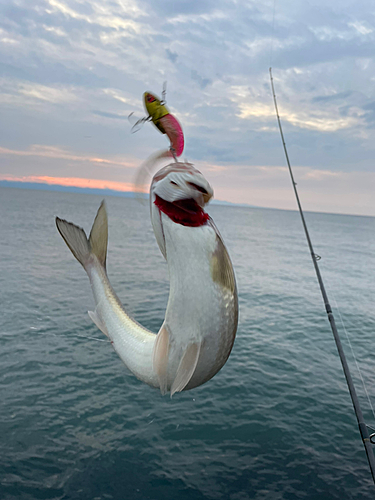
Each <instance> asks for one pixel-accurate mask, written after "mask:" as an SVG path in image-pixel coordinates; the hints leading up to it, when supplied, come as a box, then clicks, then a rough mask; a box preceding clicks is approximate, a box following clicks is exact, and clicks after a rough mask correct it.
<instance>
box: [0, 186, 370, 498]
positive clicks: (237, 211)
mask: <svg viewBox="0 0 375 500" xmlns="http://www.w3.org/2000/svg"><path fill="white" fill-rule="evenodd" d="M291 196H292V192H291ZM100 201H101V199H100V197H98V196H95V195H82V194H69V193H57V192H42V191H27V190H21V189H11V188H0V214H1V218H0V285H1V286H0V311H1V314H0V415H1V416H0V422H1V424H0V498H1V499H6V500H13V499H14V500H24V499H25V500H31V499H32V500H34V499H56V500H57V499H64V500H68V499H80V500H82V499H88V500H99V499H103V500H107V499H116V500H117V499H118V500H120V499H121V500H122V499H131V500H133V499H134V500H169V499H171V500H187V499H189V500H203V499H223V500H224V499H225V500H228V499H229V500H247V499H256V500H281V499H283V500H284V499H285V500H286V499H288V500H292V499H293V500H294V499H309V500H313V499H319V500H326V499H327V500H328V499H340V500H345V499H361V500H367V499H372V498H374V493H375V489H374V485H373V483H372V479H371V476H370V472H369V469H368V465H367V461H366V456H365V452H364V449H363V445H362V442H361V440H360V436H359V432H358V430H357V424H356V419H355V415H354V412H353V408H352V405H351V401H350V398H349V394H348V391H347V388H346V383H345V380H344V376H343V373H342V369H341V365H340V361H339V358H338V355H337V353H336V347H335V345H334V341H333V337H332V333H331V330H330V327H329V323H328V321H327V318H326V313H325V310H324V307H323V302H322V299H321V296H320V291H319V288H318V284H317V281H316V277H315V274H314V270H313V266H312V263H311V259H310V256H309V252H308V249H307V244H306V242H305V238H304V234H303V231H302V226H301V222H300V219H299V214H298V213H297V212H292V211H280V210H267V209H256V208H241V207H232V206H228V207H227V206H212V207H211V208H210V210H209V211H210V214H211V215H212V217H213V218H214V220H215V222H216V224H217V226H218V227H219V230H220V231H221V233H222V236H223V238H224V241H225V242H226V245H227V247H228V250H229V252H230V255H231V258H232V260H233V264H234V267H235V271H236V276H237V282H238V290H239V301H240V319H239V328H238V333H237V338H236V341H235V344H234V348H233V351H232V354H231V356H230V357H229V360H228V362H227V364H226V365H225V366H224V368H223V369H222V370H221V371H220V372H219V373H218V374H217V375H216V376H215V377H214V378H213V379H212V380H211V381H209V382H208V383H206V384H205V385H203V386H201V387H199V388H197V389H194V390H192V391H187V392H184V393H181V394H177V395H175V396H174V397H173V399H170V398H169V397H168V396H167V397H162V396H161V395H160V393H159V392H158V391H156V390H154V389H152V388H150V387H148V386H146V385H144V384H142V383H141V382H139V381H138V380H137V379H136V378H135V377H134V376H132V375H131V374H130V373H129V372H128V371H127V370H126V368H125V367H124V365H123V364H122V362H121V361H120V359H119V358H118V357H117V355H116V353H115V352H114V351H113V349H112V348H111V345H110V344H109V343H108V342H107V341H106V339H105V338H104V336H103V335H102V334H101V332H99V331H98V330H97V328H96V327H95V325H94V324H92V323H91V321H90V319H89V317H88V315H87V310H89V309H92V307H93V299H92V295H91V289H90V286H89V282H88V279H87V277H86V275H85V273H84V271H83V269H82V268H81V266H80V265H79V264H78V263H77V262H76V261H75V260H74V258H73V256H72V255H71V253H70V252H69V250H68V249H67V247H66V245H65V243H64V242H63V240H62V238H61V237H60V235H59V234H58V232H57V230H56V228H55V224H54V217H55V215H59V216H60V217H63V218H66V219H68V220H71V221H74V222H75V223H77V224H79V225H81V226H83V227H84V228H85V229H86V230H87V231H89V230H90V228H91V224H92V221H93V218H94V216H95V213H96V210H97V208H98V206H99V203H100ZM107 208H108V213H109V226H110V227H109V254H108V273H109V277H110V280H111V282H112V284H113V286H114V289H115V290H116V292H117V293H118V295H119V297H120V298H121V300H122V302H123V303H124V305H125V306H126V308H127V309H128V311H129V312H130V313H131V314H132V315H133V316H134V317H135V319H136V320H138V321H139V322H140V323H142V324H143V325H144V326H146V327H147V328H149V329H151V330H153V331H157V330H158V328H159V327H160V325H161V323H162V321H163V317H164V311H165V306H166V303H167V297H168V276H167V268H166V264H165V263H164V261H163V258H162V256H161V254H160V252H159V249H158V247H157V245H156V242H155V240H154V236H153V232H152V228H151V223H150V220H149V213H148V207H147V206H142V205H140V204H139V203H137V202H136V201H135V200H132V199H122V198H114V197H113V198H112V197H109V198H108V199H107ZM306 219H307V223H308V226H309V229H310V233H311V237H312V240H313V244H314V247H315V251H316V252H317V253H318V254H319V255H321V256H322V260H321V261H320V268H321V272H322V275H323V279H324V281H325V284H326V287H327V291H328V295H329V298H330V301H331V304H332V306H333V310H334V314H335V317H336V322H337V324H338V327H339V330H340V334H341V336H342V340H343V344H344V348H345V351H346V353H347V357H348V362H349V365H350V367H351V369H352V374H353V378H354V382H355V384H356V387H357V391H358V395H359V398H360V402H361V404H362V408H363V411H364V415H365V418H366V420H367V422H368V423H369V424H371V425H374V426H375V422H374V416H373V414H372V412H371V408H370V405H369V403H368V400H367V398H366V396H365V391H364V389H363V387H362V385H361V381H360V378H359V375H358V372H357V371H356V366H355V362H354V360H353V357H352V355H351V351H350V349H349V346H348V342H347V340H346V336H345V332H344V330H343V327H342V326H341V318H342V320H343V323H344V325H345V328H346V330H347V332H348V334H349V336H350V340H351V343H352V346H353V350H354V352H355V356H356V358H357V362H358V365H359V366H360V368H361V371H362V376H363V378H364V380H365V383H366V386H367V389H368V392H369V395H370V398H372V403H373V404H374V405H375V394H374V384H375V357H374V344H373V341H374V338H375V310H374V297H375V282H374V281H375V280H374V276H375V219H374V218H371V217H354V216H344V215H329V214H316V213H307V214H306ZM336 302H337V305H338V307H337V306H336Z"/></svg>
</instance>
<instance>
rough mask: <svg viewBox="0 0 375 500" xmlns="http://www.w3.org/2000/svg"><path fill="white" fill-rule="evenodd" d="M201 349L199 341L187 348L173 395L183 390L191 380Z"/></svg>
mask: <svg viewBox="0 0 375 500" xmlns="http://www.w3.org/2000/svg"><path fill="white" fill-rule="evenodd" d="M200 350H201V344H200V343H197V342H196V343H193V344H189V345H188V347H187V348H186V350H185V352H184V354H183V356H182V358H181V361H180V364H179V365H178V369H177V374H176V378H175V379H174V381H173V384H172V387H171V397H172V396H173V394H174V393H175V392H180V391H182V390H183V389H184V388H185V387H186V386H187V384H188V383H189V382H190V379H191V377H192V376H193V374H194V372H195V369H196V367H197V364H198V359H199V353H200Z"/></svg>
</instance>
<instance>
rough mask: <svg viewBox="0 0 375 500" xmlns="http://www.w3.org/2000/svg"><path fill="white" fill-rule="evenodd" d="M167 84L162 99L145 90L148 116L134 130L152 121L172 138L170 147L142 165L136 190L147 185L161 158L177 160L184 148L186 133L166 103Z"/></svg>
mask: <svg viewBox="0 0 375 500" xmlns="http://www.w3.org/2000/svg"><path fill="white" fill-rule="evenodd" d="M165 93H166V90H165V85H164V89H163V93H162V96H163V98H162V99H161V100H160V99H159V98H158V97H157V96H156V95H155V94H153V93H152V92H145V93H144V94H143V104H144V106H145V109H146V113H147V116H146V117H144V118H140V119H139V120H137V121H136V122H135V124H134V125H133V127H132V132H133V133H134V132H137V131H138V130H139V129H140V128H141V127H142V126H143V124H144V123H145V122H146V121H152V123H153V124H154V125H155V127H156V128H157V129H158V130H159V132H161V133H162V134H165V135H166V136H167V137H168V139H169V140H170V147H169V149H166V150H164V149H163V150H162V151H157V152H156V153H154V154H152V155H151V156H150V157H149V158H147V159H146V160H145V161H144V162H143V163H142V165H141V166H140V167H139V169H138V171H137V175H136V179H135V182H134V184H135V191H138V192H142V191H143V190H144V188H145V186H146V179H147V177H149V176H150V175H151V173H152V171H153V169H154V167H155V166H156V165H157V163H158V162H159V161H160V160H163V159H164V158H172V157H173V158H174V160H175V161H176V162H177V158H178V157H179V156H181V154H182V152H183V150H184V145H185V141H184V133H183V131H182V127H181V125H180V123H179V122H178V120H177V118H175V116H173V115H172V114H171V113H170V111H169V109H168V108H167V106H166V103H165ZM132 115H133V113H131V114H130V115H129V120H131V118H132Z"/></svg>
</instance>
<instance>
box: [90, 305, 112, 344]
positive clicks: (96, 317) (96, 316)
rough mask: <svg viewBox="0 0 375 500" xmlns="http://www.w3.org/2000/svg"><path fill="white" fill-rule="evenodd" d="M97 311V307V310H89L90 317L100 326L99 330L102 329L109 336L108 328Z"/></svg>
mask: <svg viewBox="0 0 375 500" xmlns="http://www.w3.org/2000/svg"><path fill="white" fill-rule="evenodd" d="M96 311H97V308H96V309H95V311H87V312H88V315H89V316H90V318H91V319H92V321H93V322H94V323H95V324H96V326H97V327H98V328H99V330H101V331H102V332H103V333H104V335H107V337H108V338H109V335H108V331H107V328H106V327H105V325H104V323H103V321H102V320H101V318H100V316H99V314H98V313H97V312H96Z"/></svg>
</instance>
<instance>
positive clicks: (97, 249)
mask: <svg viewBox="0 0 375 500" xmlns="http://www.w3.org/2000/svg"><path fill="white" fill-rule="evenodd" d="M56 226H57V229H58V231H59V233H60V234H61V236H62V237H63V239H64V241H65V243H66V244H67V245H68V247H69V249H70V251H71V252H72V254H73V255H74V257H75V258H76V259H77V260H78V262H79V263H80V264H82V266H83V267H84V268H85V269H86V267H87V265H88V263H89V260H90V257H91V256H92V255H95V256H96V257H97V259H98V260H99V262H100V264H101V265H102V266H103V267H104V268H105V266H106V258H107V244H108V219H107V211H106V208H105V203H104V201H102V203H101V205H100V207H99V210H98V213H97V214H96V217H95V220H94V224H93V225H92V229H91V233H90V237H89V238H87V236H86V233H85V231H84V230H83V229H82V228H81V227H78V226H76V225H75V224H73V223H71V222H68V221H66V220H64V219H60V218H59V217H56Z"/></svg>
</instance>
